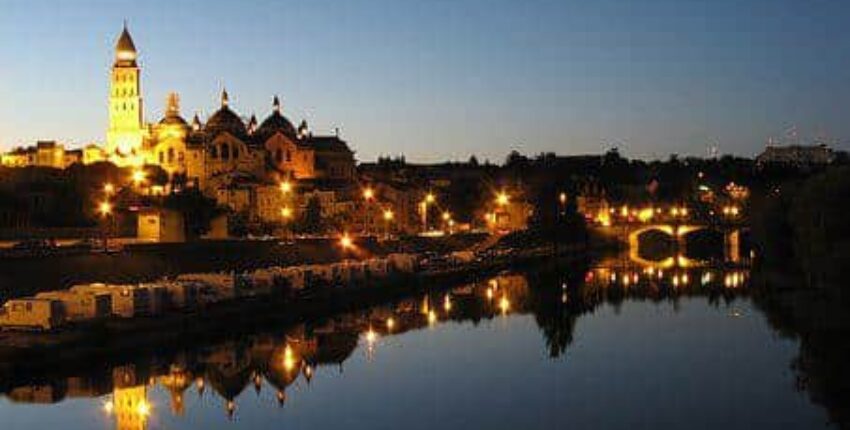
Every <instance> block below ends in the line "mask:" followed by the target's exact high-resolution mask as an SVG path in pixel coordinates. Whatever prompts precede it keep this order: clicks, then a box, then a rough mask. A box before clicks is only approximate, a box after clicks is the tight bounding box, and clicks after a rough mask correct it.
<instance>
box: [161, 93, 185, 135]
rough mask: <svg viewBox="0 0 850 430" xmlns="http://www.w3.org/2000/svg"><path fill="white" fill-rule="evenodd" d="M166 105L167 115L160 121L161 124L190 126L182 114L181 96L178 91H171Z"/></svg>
mask: <svg viewBox="0 0 850 430" xmlns="http://www.w3.org/2000/svg"><path fill="white" fill-rule="evenodd" d="M165 105H166V109H165V117H163V118H162V120H160V121H159V123H160V124H165V125H181V126H184V127H185V128H189V123H187V122H186V120H185V119H183V117H182V116H180V97H179V96H178V95H177V93H169V94H168V98H167V99H166V102H165Z"/></svg>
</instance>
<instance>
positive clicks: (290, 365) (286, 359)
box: [283, 345, 295, 372]
mask: <svg viewBox="0 0 850 430" xmlns="http://www.w3.org/2000/svg"><path fill="white" fill-rule="evenodd" d="M283 368H284V370H286V371H287V372H288V371H291V370H292V369H294V368H295V354H294V353H293V352H292V347H290V346H289V345H286V348H284V350H283Z"/></svg>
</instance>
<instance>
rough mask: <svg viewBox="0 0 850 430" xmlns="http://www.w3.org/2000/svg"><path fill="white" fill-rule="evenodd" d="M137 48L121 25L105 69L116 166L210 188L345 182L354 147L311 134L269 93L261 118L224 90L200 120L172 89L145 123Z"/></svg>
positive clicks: (108, 151)
mask: <svg viewBox="0 0 850 430" xmlns="http://www.w3.org/2000/svg"><path fill="white" fill-rule="evenodd" d="M137 58H138V53H137V51H136V46H135V44H134V42H133V38H132V37H131V36H130V33H129V31H128V30H127V27H126V25H125V26H124V30H123V31H122V33H121V35H120V36H119V37H118V41H117V43H116V46H115V62H114V64H113V66H112V71H111V74H110V89H109V127H108V130H107V138H106V146H105V156H106V159H108V160H109V161H112V162H113V163H115V164H116V165H119V166H141V165H145V164H148V165H157V166H160V167H162V169H163V170H165V172H166V173H168V175H169V178H170V179H171V180H172V181H173V182H174V183H175V184H176V183H182V184H185V185H186V186H195V187H198V188H200V189H201V190H203V191H204V192H206V193H208V194H216V193H220V192H221V190H223V189H227V188H229V187H232V186H233V185H234V184H235V183H239V184H246V183H247V184H251V183H255V184H276V183H278V182H280V181H282V180H288V179H293V180H297V181H315V180H321V181H331V182H340V183H344V182H351V181H352V180H354V177H355V161H354V153H353V152H352V151H351V150H350V149H349V147H348V145H347V144H346V143H345V142H344V141H343V140H341V139H340V138H339V137H338V136H334V135H332V136H314V135H313V134H312V133H311V132H310V131H309V129H308V126H307V122H306V121H303V120H302V121H301V122H300V124H299V125H298V127H296V126H294V125H293V123H292V122H290V120H289V119H288V118H287V117H286V116H284V113H283V106H282V104H281V102H280V99H279V98H278V97H277V96H275V97H274V98H273V100H272V103H271V112H270V113H269V114H268V116H267V117H266V118H265V119H264V120H263V121H262V122H259V121H258V120H257V118H256V117H254V116H251V117H250V119H247V120H245V119H243V117H241V116H240V115H239V114H238V113H237V112H236V111H235V110H234V108H233V107H231V106H230V103H229V99H228V94H227V91H226V90H223V91H222V93H221V100H220V107H219V109H218V110H217V111H216V112H215V113H214V114H213V115H211V116H210V117H209V118H207V119H206V120H205V121H204V120H202V119H201V118H199V117H198V115H195V116H194V118H193V119H192V120H191V122H187V121H186V120H185V119H184V118H183V117H182V116H181V113H180V103H179V97H178V96H177V94H174V93H172V94H169V96H168V99H167V101H166V110H165V115H164V117H163V118H162V119H160V120H159V122H156V123H146V122H145V119H144V105H143V98H142V89H141V68H140V67H139V64H138V62H137Z"/></svg>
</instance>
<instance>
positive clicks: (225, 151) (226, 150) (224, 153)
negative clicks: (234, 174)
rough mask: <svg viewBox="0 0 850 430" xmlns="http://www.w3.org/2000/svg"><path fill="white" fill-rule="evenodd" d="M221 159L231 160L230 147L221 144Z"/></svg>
mask: <svg viewBox="0 0 850 430" xmlns="http://www.w3.org/2000/svg"><path fill="white" fill-rule="evenodd" d="M221 159H222V160H229V159H230V145H228V144H226V143H222V144H221Z"/></svg>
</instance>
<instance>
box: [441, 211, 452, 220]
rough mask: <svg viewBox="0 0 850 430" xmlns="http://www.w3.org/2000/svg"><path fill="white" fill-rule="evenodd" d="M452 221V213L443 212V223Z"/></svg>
mask: <svg viewBox="0 0 850 430" xmlns="http://www.w3.org/2000/svg"><path fill="white" fill-rule="evenodd" d="M450 219H452V214H451V212H449V211H445V212H443V221H448V220H450Z"/></svg>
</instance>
